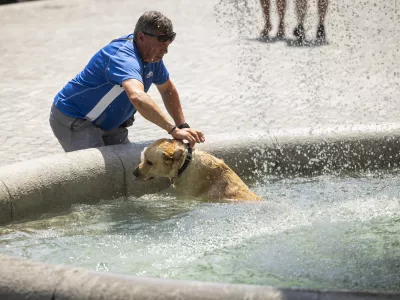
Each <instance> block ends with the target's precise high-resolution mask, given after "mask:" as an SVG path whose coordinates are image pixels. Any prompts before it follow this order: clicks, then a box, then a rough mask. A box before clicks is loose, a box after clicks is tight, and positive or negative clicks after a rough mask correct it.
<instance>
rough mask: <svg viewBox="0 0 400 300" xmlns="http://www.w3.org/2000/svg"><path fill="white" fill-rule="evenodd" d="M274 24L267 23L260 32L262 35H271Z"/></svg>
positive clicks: (265, 36) (266, 36) (265, 37)
mask: <svg viewBox="0 0 400 300" xmlns="http://www.w3.org/2000/svg"><path fill="white" fill-rule="evenodd" d="M271 29H272V26H271V24H265V26H264V29H263V30H261V32H260V37H261V38H264V39H267V38H268V37H269V32H270V31H271Z"/></svg>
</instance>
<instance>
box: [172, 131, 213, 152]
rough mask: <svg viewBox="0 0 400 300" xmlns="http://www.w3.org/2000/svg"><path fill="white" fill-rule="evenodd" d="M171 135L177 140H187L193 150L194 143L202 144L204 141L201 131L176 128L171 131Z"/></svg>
mask: <svg viewBox="0 0 400 300" xmlns="http://www.w3.org/2000/svg"><path fill="white" fill-rule="evenodd" d="M171 135H172V137H173V138H174V139H177V140H187V141H188V142H189V145H190V147H191V148H193V147H194V145H195V144H196V143H204V141H205V140H206V139H205V138H204V134H203V133H202V132H201V131H197V130H194V129H192V128H183V129H179V128H176V129H175V130H174V131H172V133H171Z"/></svg>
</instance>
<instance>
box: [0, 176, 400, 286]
mask: <svg viewBox="0 0 400 300" xmlns="http://www.w3.org/2000/svg"><path fill="white" fill-rule="evenodd" d="M399 181H400V176H399V174H398V172H395V173H374V174H362V175H358V176H343V177H329V176H323V177H316V178H295V179H284V180H278V179H274V178H268V179H267V180H266V181H265V182H264V183H260V184H257V185H255V186H253V189H254V190H255V191H256V192H257V193H259V194H261V195H263V197H264V200H263V201H262V202H261V203H204V202H199V201H196V200H185V201H182V200H177V199H175V198H174V197H172V196H161V195H152V196H146V197H142V198H139V199H135V198H131V199H129V200H125V201H124V200H122V199H120V200H117V201H103V202H101V203H99V204H98V205H92V206H88V205H76V206H74V207H73V208H72V209H71V210H70V211H69V212H68V213H66V214H64V215H58V216H53V217H49V216H46V217H45V218H43V219H41V220H37V221H32V222H26V223H23V224H11V225H8V226H4V227H0V251H1V252H2V253H6V254H11V255H19V256H23V257H27V258H31V259H35V260H40V261H44V262H49V263H63V264H69V265H74V266H81V267H86V268H89V269H92V270H97V271H104V272H114V273H120V274H130V275H139V276H151V277H159V278H175V279H193V280H202V281H214V282H230V283H247V284H261V285H273V286H278V287H304V288H329V289H351V290H373V289H374V290H380V291H388V290H392V291H399V290H400V247H399V246H400V212H399V211H400V210H399V208H400V202H399V201H400V200H399V199H400V185H399Z"/></svg>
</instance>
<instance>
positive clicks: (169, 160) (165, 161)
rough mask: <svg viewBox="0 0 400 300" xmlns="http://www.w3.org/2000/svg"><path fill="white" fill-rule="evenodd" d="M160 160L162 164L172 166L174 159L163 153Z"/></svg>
mask: <svg viewBox="0 0 400 300" xmlns="http://www.w3.org/2000/svg"><path fill="white" fill-rule="evenodd" d="M162 158H163V161H164V163H166V164H167V165H172V163H173V162H174V157H173V156H172V155H171V154H170V153H167V152H163V154H162Z"/></svg>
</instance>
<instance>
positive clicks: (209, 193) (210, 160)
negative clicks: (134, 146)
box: [133, 139, 261, 201]
mask: <svg viewBox="0 0 400 300" xmlns="http://www.w3.org/2000/svg"><path fill="white" fill-rule="evenodd" d="M186 150H187V146H186V145H185V144H184V143H183V142H182V141H178V140H173V139H160V140H157V141H155V142H153V143H152V144H151V145H149V146H148V147H147V148H146V149H145V151H144V153H143V157H142V161H141V163H140V164H139V166H138V167H137V168H136V169H135V170H134V171H133V174H134V175H135V176H136V177H137V178H138V179H139V180H150V179H152V178H154V177H167V178H170V179H171V182H172V185H173V187H174V188H175V189H176V190H177V191H178V192H179V193H182V194H186V195H188V196H192V197H196V198H201V199H203V200H229V201H232V200H233V201H257V200H261V197H260V196H258V195H256V194H255V193H253V192H252V191H251V190H250V189H249V188H248V187H247V185H246V184H245V183H244V182H243V181H242V180H241V179H240V178H239V176H238V175H237V174H236V173H235V172H234V171H233V170H232V169H231V168H229V167H228V166H227V165H226V164H225V163H224V161H223V160H221V159H218V158H216V157H214V156H212V155H211V154H209V153H207V152H204V151H201V150H198V149H193V153H192V161H191V162H190V163H189V165H188V166H187V168H186V169H185V170H184V171H183V173H182V174H181V175H180V176H178V170H179V169H180V168H181V166H182V165H183V163H184V161H185V159H186V154H187V151H186Z"/></svg>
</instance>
